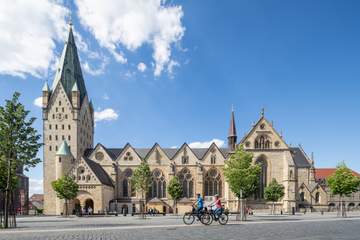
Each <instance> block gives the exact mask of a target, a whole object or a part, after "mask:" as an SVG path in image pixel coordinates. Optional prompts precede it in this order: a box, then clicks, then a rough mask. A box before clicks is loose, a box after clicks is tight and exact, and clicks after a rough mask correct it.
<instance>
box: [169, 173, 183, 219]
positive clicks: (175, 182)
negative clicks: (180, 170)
mask: <svg viewBox="0 0 360 240" xmlns="http://www.w3.org/2000/svg"><path fill="white" fill-rule="evenodd" d="M167 191H168V193H169V195H170V196H171V198H172V199H173V201H174V206H173V209H174V212H175V213H176V214H177V201H178V200H179V199H180V198H181V196H182V194H183V190H182V186H181V184H180V182H179V179H178V178H177V177H176V176H175V177H173V178H172V179H171V180H170V182H169V185H168V189H167Z"/></svg>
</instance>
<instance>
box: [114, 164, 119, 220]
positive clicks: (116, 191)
mask: <svg viewBox="0 0 360 240" xmlns="http://www.w3.org/2000/svg"><path fill="white" fill-rule="evenodd" d="M113 166H114V169H115V191H114V199H115V216H118V192H119V184H118V182H119V174H118V173H119V163H118V162H116V163H113Z"/></svg>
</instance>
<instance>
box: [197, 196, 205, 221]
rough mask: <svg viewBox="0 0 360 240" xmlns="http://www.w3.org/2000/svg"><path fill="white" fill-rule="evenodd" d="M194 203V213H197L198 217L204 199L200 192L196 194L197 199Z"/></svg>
mask: <svg viewBox="0 0 360 240" xmlns="http://www.w3.org/2000/svg"><path fill="white" fill-rule="evenodd" d="M195 205H196V213H197V216H198V219H200V214H201V211H202V210H203V208H204V200H203V198H202V197H201V194H200V193H198V194H197V200H196V203H195Z"/></svg>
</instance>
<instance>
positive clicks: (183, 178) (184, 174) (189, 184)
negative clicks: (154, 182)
mask: <svg viewBox="0 0 360 240" xmlns="http://www.w3.org/2000/svg"><path fill="white" fill-rule="evenodd" d="M177 176H178V178H179V181H180V184H181V185H182V189H183V197H186V198H192V197H194V180H193V177H192V175H191V173H190V170H189V169H187V168H183V169H182V170H181V171H180V172H179V173H178V175H177Z"/></svg>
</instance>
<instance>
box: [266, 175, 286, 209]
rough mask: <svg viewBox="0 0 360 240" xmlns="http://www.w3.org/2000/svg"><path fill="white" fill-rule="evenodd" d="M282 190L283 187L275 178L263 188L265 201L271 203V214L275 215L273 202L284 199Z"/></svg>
mask: <svg viewBox="0 0 360 240" xmlns="http://www.w3.org/2000/svg"><path fill="white" fill-rule="evenodd" d="M284 189H285V187H284V185H282V184H279V183H278V182H277V181H276V179H275V178H273V179H272V181H271V183H270V184H269V185H268V186H267V187H265V199H266V200H267V201H271V202H272V208H271V214H274V213H275V202H278V201H279V200H280V199H281V198H282V197H284V194H285V192H284Z"/></svg>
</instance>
